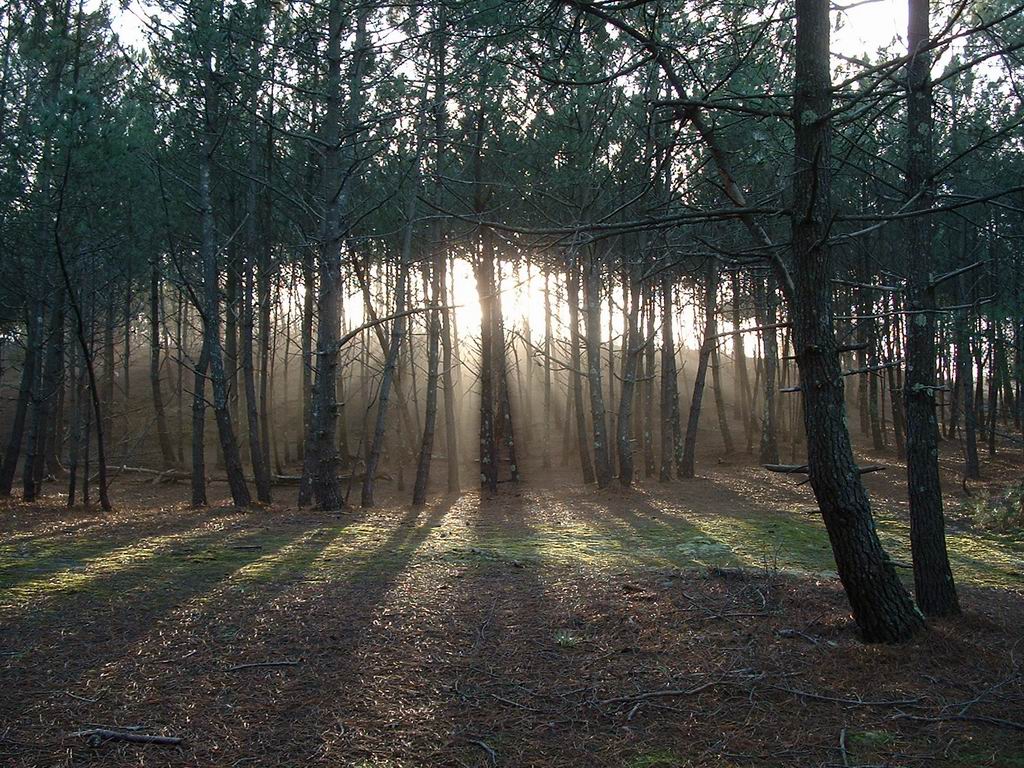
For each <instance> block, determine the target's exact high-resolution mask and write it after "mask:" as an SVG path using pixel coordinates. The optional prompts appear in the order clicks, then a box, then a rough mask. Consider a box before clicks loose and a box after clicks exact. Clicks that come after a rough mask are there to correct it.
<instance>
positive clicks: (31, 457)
mask: <svg viewBox="0 0 1024 768" xmlns="http://www.w3.org/2000/svg"><path fill="white" fill-rule="evenodd" d="M47 336H48V338H47V340H46V356H45V360H44V361H43V370H42V379H41V381H40V382H39V388H38V390H37V392H36V394H35V396H34V397H33V402H32V414H31V416H30V419H29V429H28V434H27V436H26V441H25V442H26V452H25V466H24V467H23V471H22V489H23V494H24V500H25V501H30V502H31V501H35V500H36V497H37V496H38V494H39V490H40V482H39V481H40V479H41V477H42V475H43V472H42V470H43V465H44V464H45V459H46V427H47V425H48V424H49V421H50V418H49V416H50V411H51V409H52V408H53V406H54V404H55V402H56V400H57V392H58V390H59V388H60V387H62V386H63V383H62V381H61V370H60V368H61V365H62V362H63V359H64V289H63V286H62V287H61V288H60V289H58V290H57V292H56V294H55V296H54V297H53V307H52V308H51V310H50V329H49V332H48V333H47Z"/></svg>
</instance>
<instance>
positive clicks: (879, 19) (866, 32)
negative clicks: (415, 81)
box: [86, 0, 907, 56]
mask: <svg viewBox="0 0 1024 768" xmlns="http://www.w3.org/2000/svg"><path fill="white" fill-rule="evenodd" d="M101 2H104V0H89V1H88V2H87V3H86V4H87V5H89V6H93V7H95V6H98V5H99V4H100V3H101ZM858 3H861V0H839V2H838V3H837V4H838V5H842V6H846V5H849V6H853V7H851V8H850V9H849V10H846V11H842V12H841V13H839V12H833V34H832V49H833V50H835V51H838V52H840V53H843V54H846V55H848V56H859V55H861V54H863V53H872V54H873V53H874V52H875V51H876V50H877V49H878V48H879V47H880V46H884V45H886V44H888V43H890V42H892V41H893V39H895V38H897V37H898V38H899V40H901V41H902V40H904V39H905V35H906V29H907V1H906V0H869V2H866V3H861V4H858ZM127 6H128V7H127V8H126V9H124V10H122V9H121V7H119V5H118V6H115V7H114V8H113V9H112V13H113V16H114V29H115V31H116V32H117V33H118V35H120V37H121V39H122V40H123V41H124V42H125V43H128V44H129V45H132V46H136V47H143V46H144V45H145V43H146V40H145V34H144V33H143V30H142V25H141V24H140V23H139V15H142V16H143V17H145V16H148V15H149V14H150V13H152V10H151V9H146V4H145V3H144V2H140V0H131V2H130V3H128V4H127ZM837 20H838V21H839V29H835V23H836V21H837Z"/></svg>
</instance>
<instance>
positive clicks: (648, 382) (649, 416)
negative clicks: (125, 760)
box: [640, 281, 657, 478]
mask: <svg viewBox="0 0 1024 768" xmlns="http://www.w3.org/2000/svg"><path fill="white" fill-rule="evenodd" d="M643 293H644V307H645V308H646V309H645V312H646V320H647V329H646V332H645V334H644V350H643V359H644V380H643V383H642V384H641V385H640V386H641V388H642V389H643V392H644V408H643V420H644V421H643V435H644V477H645V478H651V477H654V475H655V472H656V471H657V470H656V468H655V463H654V366H655V363H654V355H655V344H654V288H653V285H652V284H651V283H650V281H647V282H645V284H644V291H643Z"/></svg>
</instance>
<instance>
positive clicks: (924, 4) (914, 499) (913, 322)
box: [904, 0, 960, 616]
mask: <svg viewBox="0 0 1024 768" xmlns="http://www.w3.org/2000/svg"><path fill="white" fill-rule="evenodd" d="M928 25H929V0H910V3H909V33H908V38H907V41H908V46H909V56H910V62H909V64H908V65H907V85H908V94H907V135H906V142H907V143H906V147H907V166H906V168H907V171H906V184H907V196H908V197H909V198H911V199H913V198H914V196H917V201H916V202H915V203H912V208H913V209H915V210H928V208H930V207H931V200H932V190H931V185H932V180H931V169H930V163H931V156H932V95H931V74H930V73H931V55H930V54H929V53H928V51H927V50H925V47H926V46H927V45H928V43H929V39H928V36H929V30H928ZM931 239H932V237H931V226H930V221H929V219H928V218H926V217H924V216H916V217H912V218H910V219H908V220H907V246H908V249H907V250H908V264H907V309H908V310H909V312H910V314H909V315H908V317H909V321H908V322H907V349H906V356H907V372H906V378H905V380H904V398H905V402H906V410H907V488H908V490H909V493H910V546H911V551H912V552H913V561H914V593H915V595H916V597H917V604H918V607H920V609H921V610H922V611H923V612H924V613H925V614H926V615H928V616H948V615H950V614H955V613H959V612H960V606H959V604H958V602H957V596H956V586H955V584H954V582H953V571H952V570H951V569H950V567H949V555H948V554H947V552H946V522H945V518H944V516H943V510H942V486H941V482H940V477H939V444H938V440H939V427H938V422H937V421H936V419H935V388H936V387H937V386H938V382H937V381H936V373H935V360H936V348H935V288H934V286H933V285H932V284H931V283H930V282H929V270H930V267H931V265H932V264H933V263H934V259H933V256H932V254H931V247H930V245H931Z"/></svg>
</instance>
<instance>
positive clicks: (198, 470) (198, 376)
mask: <svg viewBox="0 0 1024 768" xmlns="http://www.w3.org/2000/svg"><path fill="white" fill-rule="evenodd" d="M209 364H210V355H209V352H208V351H207V348H206V341H205V339H204V340H203V345H202V349H201V350H200V352H199V360H198V361H197V362H196V365H195V377H194V381H193V386H192V506H193V507H205V506H206V505H207V498H206V369H207V368H209Z"/></svg>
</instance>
